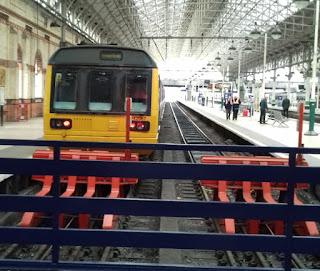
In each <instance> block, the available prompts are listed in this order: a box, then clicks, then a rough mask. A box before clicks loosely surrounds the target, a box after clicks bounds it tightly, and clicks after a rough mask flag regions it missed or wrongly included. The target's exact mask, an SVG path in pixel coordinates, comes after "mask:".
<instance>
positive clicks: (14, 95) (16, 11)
mask: <svg viewBox="0 0 320 271" xmlns="http://www.w3.org/2000/svg"><path fill="white" fill-rule="evenodd" d="M53 20H54V19H53V17H50V15H49V14H46V13H45V12H44V10H43V9H42V8H41V7H37V5H36V4H35V3H34V2H32V1H30V0H1V1H0V37H1V42H0V92H3V93H4V100H5V105H4V112H5V115H4V121H20V120H26V119H30V118H34V117H41V116H42V114H43V109H42V108H43V97H44V83H45V76H46V69H47V63H48V60H49V58H50V56H51V55H52V54H53V52H54V51H55V50H57V49H58V47H59V44H60V40H61V39H60V37H61V29H60V28H57V27H55V28H52V27H50V23H51V22H52V21H53ZM78 35H79V34H78ZM78 35H77V33H75V32H74V31H72V30H71V29H68V28H67V29H66V35H65V38H66V42H67V43H68V44H70V45H71V44H75V43H76V41H77V38H78ZM36 85H37V86H38V87H37V88H36ZM0 102H1V101H0Z"/></svg>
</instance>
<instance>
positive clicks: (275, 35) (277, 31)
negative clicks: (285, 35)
mask: <svg viewBox="0 0 320 271" xmlns="http://www.w3.org/2000/svg"><path fill="white" fill-rule="evenodd" d="M281 35H282V33H281V30H280V28H279V26H278V23H277V24H276V26H275V28H273V29H272V31H271V37H272V38H273V39H274V40H278V39H280V38H281Z"/></svg>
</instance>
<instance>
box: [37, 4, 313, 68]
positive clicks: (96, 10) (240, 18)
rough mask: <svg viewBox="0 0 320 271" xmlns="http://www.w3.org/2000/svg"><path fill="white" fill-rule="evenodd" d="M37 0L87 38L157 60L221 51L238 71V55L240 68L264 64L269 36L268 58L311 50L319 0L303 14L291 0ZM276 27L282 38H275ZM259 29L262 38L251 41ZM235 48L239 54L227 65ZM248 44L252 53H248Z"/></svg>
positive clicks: (210, 60) (211, 59)
mask: <svg viewBox="0 0 320 271" xmlns="http://www.w3.org/2000/svg"><path fill="white" fill-rule="evenodd" d="M34 1H35V2H38V3H39V4H40V5H42V6H43V7H45V8H46V9H47V10H48V11H50V13H51V14H52V15H54V16H57V17H58V18H59V19H60V21H61V22H62V23H66V24H68V25H69V26H71V27H73V28H75V29H76V30H77V31H78V32H79V34H80V35H81V36H82V37H86V39H87V40H89V41H91V42H99V43H107V44H110V43H116V44H118V45H121V46H128V47H137V48H141V49H144V50H146V51H147V52H149V53H150V54H151V56H152V57H153V58H154V59H155V61H156V62H162V61H166V60H168V59H170V58H185V57H191V58H197V59H203V60H206V61H207V62H208V63H212V65H215V64H216V63H215V61H214V59H215V57H217V55H218V53H219V56H220V57H221V58H222V60H221V62H222V64H223V63H224V65H226V63H228V64H227V65H229V70H230V72H237V69H238V60H239V57H241V69H242V68H243V69H245V70H249V69H252V68H253V67H254V66H256V65H258V66H259V65H262V60H263V50H264V34H265V33H267V36H268V46H267V58H268V59H272V58H281V57H286V55H288V53H290V52H292V51H299V50H300V51H301V50H303V49H301V48H305V47H308V46H309V47H310V46H313V36H314V26H313V24H314V19H313V17H314V9H315V7H314V6H315V1H313V2H310V4H309V5H308V6H307V7H306V8H304V9H302V10H298V9H297V8H296V7H295V6H294V5H293V4H292V2H293V1H292V0H34ZM255 23H256V24H255ZM276 24H277V26H278V27H279V29H280V30H281V38H280V39H278V40H273V39H272V38H271V32H272V30H273V29H274V28H275V26H276ZM255 28H257V29H258V30H259V31H260V32H261V36H260V37H259V38H258V39H256V40H253V39H250V37H249V34H250V32H251V31H252V30H254V29H255ZM248 38H249V39H248ZM231 45H233V46H234V47H235V48H236V50H235V51H234V52H232V53H231V54H232V58H233V60H232V61H231V62H230V61H229V62H227V58H228V57H229V56H230V51H229V47H231ZM247 46H250V48H252V52H251V53H250V54H244V49H245V48H246V47H247ZM239 51H240V52H241V53H239ZM306 61H307V60H306ZM222 66H223V65H222Z"/></svg>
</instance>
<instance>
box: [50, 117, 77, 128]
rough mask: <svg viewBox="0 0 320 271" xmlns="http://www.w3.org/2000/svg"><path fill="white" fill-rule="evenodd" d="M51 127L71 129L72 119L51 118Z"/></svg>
mask: <svg viewBox="0 0 320 271" xmlns="http://www.w3.org/2000/svg"><path fill="white" fill-rule="evenodd" d="M50 127H51V128H52V129H71V127H72V121H71V119H50Z"/></svg>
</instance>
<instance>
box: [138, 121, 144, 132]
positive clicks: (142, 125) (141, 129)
mask: <svg viewBox="0 0 320 271" xmlns="http://www.w3.org/2000/svg"><path fill="white" fill-rule="evenodd" d="M143 129H144V123H143V122H138V123H137V130H138V131H143Z"/></svg>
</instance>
